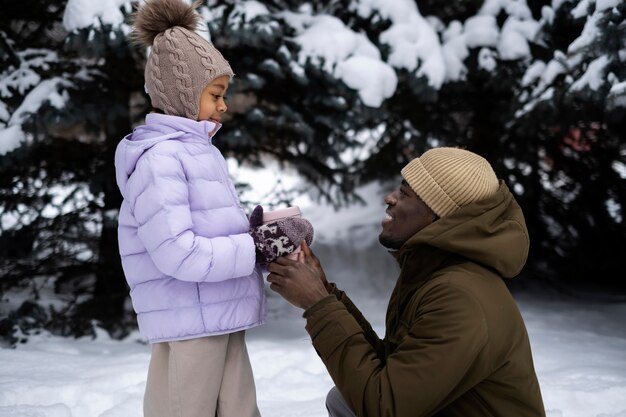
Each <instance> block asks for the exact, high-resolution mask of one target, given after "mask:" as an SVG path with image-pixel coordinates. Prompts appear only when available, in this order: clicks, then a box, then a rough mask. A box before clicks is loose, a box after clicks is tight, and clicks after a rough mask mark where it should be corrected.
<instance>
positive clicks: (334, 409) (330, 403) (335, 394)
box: [326, 387, 355, 417]
mask: <svg viewBox="0 0 626 417" xmlns="http://www.w3.org/2000/svg"><path fill="white" fill-rule="evenodd" d="M326 409H327V410H328V415H329V416H330V417H355V414H354V412H353V411H352V410H351V409H350V407H348V404H347V403H346V401H345V400H344V399H343V396H342V395H341V393H340V392H339V390H338V389H337V387H332V388H331V390H330V391H328V395H327V396H326Z"/></svg>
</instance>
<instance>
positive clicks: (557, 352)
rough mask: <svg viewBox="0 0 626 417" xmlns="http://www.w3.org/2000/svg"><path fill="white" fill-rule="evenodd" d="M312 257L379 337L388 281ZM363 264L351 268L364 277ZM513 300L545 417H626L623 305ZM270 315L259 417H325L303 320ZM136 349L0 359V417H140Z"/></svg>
mask: <svg viewBox="0 0 626 417" xmlns="http://www.w3.org/2000/svg"><path fill="white" fill-rule="evenodd" d="M318 255H319V256H320V258H322V261H326V263H327V264H329V265H331V266H330V267H329V271H327V272H330V274H329V275H332V276H333V277H335V278H336V279H335V280H336V281H338V282H346V285H345V286H344V288H347V290H348V291H349V292H350V293H351V295H352V297H353V298H354V299H355V301H356V303H357V304H358V305H359V307H360V308H361V309H362V310H363V311H365V312H366V316H368V318H369V319H370V320H371V322H372V324H373V325H374V327H375V329H376V331H378V332H379V334H382V332H383V319H384V312H385V306H386V301H387V297H388V295H389V293H390V291H391V285H392V281H393V276H391V277H390V278H381V280H380V281H378V282H377V283H376V284H375V285H372V284H368V285H363V282H360V283H359V282H358V280H354V279H353V280H346V279H347V278H348V275H350V274H352V273H356V274H360V273H361V272H362V271H361V269H360V268H357V269H356V270H355V271H352V270H350V271H348V270H346V269H345V268H344V269H337V268H335V267H333V266H332V265H333V259H331V258H332V257H334V256H336V255H337V253H336V252H335V253H333V252H332V251H331V250H324V248H320V250H319V253H318ZM345 255H347V254H340V256H341V257H343V256H345ZM359 258H361V257H359ZM363 258H366V256H364V257H363ZM363 258H361V259H356V260H355V264H360V265H362V267H363V268H368V266H367V264H366V263H365V262H361V261H363ZM387 267H389V265H382V266H381V269H380V271H382V270H384V268H387ZM370 272H371V271H370ZM391 275H393V274H391ZM370 282H371V281H370ZM516 298H517V300H518V303H519V305H520V308H521V310H522V313H523V315H524V318H525V319H526V323H527V326H528V330H529V333H530V338H531V342H532V346H533V352H534V358H535V365H536V369H537V373H538V376H539V381H540V384H541V387H542V391H543V396H544V402H545V406H546V410H547V415H548V416H549V417H626V324H624V317H626V304H624V303H613V304H609V305H606V304H605V305H601V304H598V305H594V304H592V303H582V302H580V301H572V300H565V299H549V298H548V297H546V296H545V295H544V294H542V296H541V297H537V296H535V295H533V293H529V292H524V293H518V294H516ZM269 309H270V311H269V317H268V323H267V324H266V325H264V326H262V327H260V328H257V329H254V330H252V331H249V332H248V348H249V352H250V356H251V361H252V366H253V368H254V373H255V377H256V383H257V394H258V399H259V407H260V410H261V412H262V414H263V415H264V416H271V417H295V416H309V417H322V416H326V412H325V408H324V398H325V395H326V392H327V390H328V389H329V388H330V387H331V386H332V382H331V380H330V378H329V377H328V375H327V374H326V372H325V370H324V366H323V365H322V362H321V361H320V360H319V358H318V357H317V355H316V353H315V351H314V349H313V348H312V346H311V344H310V341H309V338H308V336H307V334H306V332H305V331H304V328H303V325H304V321H303V319H302V318H301V311H300V310H298V309H296V308H294V307H291V306H290V305H288V304H287V303H286V302H284V301H283V300H282V299H280V298H279V297H278V296H277V295H275V294H272V293H270V294H269ZM139 339H140V337H139V336H138V335H137V334H133V335H132V336H131V337H129V338H127V339H126V340H124V341H114V340H111V339H110V338H108V337H107V336H106V334H104V333H103V334H99V335H98V337H97V338H96V339H95V340H92V339H87V338H83V339H64V338H59V337H53V336H49V335H40V336H36V337H32V338H31V339H30V341H29V342H28V343H26V344H23V345H20V346H18V347H17V348H16V349H2V350H0V417H70V416H71V417H139V416H141V403H142V395H143V391H144V386H145V378H146V370H147V366H148V360H149V346H147V345H145V344H142V343H139V342H138V340H139Z"/></svg>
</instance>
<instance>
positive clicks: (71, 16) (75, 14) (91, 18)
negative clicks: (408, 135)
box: [63, 0, 133, 32]
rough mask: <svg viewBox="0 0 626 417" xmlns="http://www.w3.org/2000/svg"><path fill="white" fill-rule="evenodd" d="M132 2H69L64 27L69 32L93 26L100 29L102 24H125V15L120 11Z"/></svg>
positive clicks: (79, 0)
mask: <svg viewBox="0 0 626 417" xmlns="http://www.w3.org/2000/svg"><path fill="white" fill-rule="evenodd" d="M131 2H133V1H131V0H99V1H93V0H68V2H67V5H66V6H65V12H64V13H63V26H64V27H65V29H66V30H67V31H69V32H72V31H74V30H77V29H84V28H86V27H89V26H91V25H93V26H95V27H98V26H100V22H102V24H105V25H106V24H109V25H113V26H118V25H121V24H122V23H123V22H124V15H123V14H122V12H121V11H120V8H121V7H122V6H126V7H128V5H129V4H130V3H131Z"/></svg>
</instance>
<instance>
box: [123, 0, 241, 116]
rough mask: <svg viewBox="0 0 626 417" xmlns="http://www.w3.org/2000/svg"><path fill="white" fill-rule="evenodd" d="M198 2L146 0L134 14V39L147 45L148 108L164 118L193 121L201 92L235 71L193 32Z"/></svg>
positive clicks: (211, 46)
mask: <svg viewBox="0 0 626 417" xmlns="http://www.w3.org/2000/svg"><path fill="white" fill-rule="evenodd" d="M196 6H197V4H196V3H194V4H192V5H191V6H190V5H188V4H185V3H184V2H183V1H181V0H147V1H146V2H145V3H143V5H141V6H140V7H139V10H138V11H137V14H136V15H135V22H134V32H133V37H134V38H135V39H136V40H137V41H139V42H140V43H142V44H143V45H144V46H151V47H152V51H151V52H150V56H149V57H148V62H147V63H146V69H145V73H144V76H145V83H146V85H145V87H146V92H147V93H148V95H149V96H150V100H151V102H152V107H155V108H157V109H161V110H163V111H164V112H165V114H169V115H172V116H182V117H187V118H189V119H193V120H197V119H198V113H199V112H200V96H201V95H202V90H204V88H205V87H206V86H207V85H208V84H209V83H210V82H211V81H213V80H214V79H216V78H218V77H220V76H222V75H227V76H228V77H230V78H232V77H233V75H234V74H233V70H232V69H231V68H230V65H229V64H228V61H226V60H225V59H224V57H223V56H222V54H221V53H220V52H219V51H218V50H217V49H216V48H215V47H214V46H213V45H212V44H211V43H210V42H207V41H206V40H205V39H203V38H202V37H200V36H199V35H198V34H197V33H195V28H196V27H197V24H198V22H199V19H200V17H199V15H198V14H197V13H196V11H195V7H196Z"/></svg>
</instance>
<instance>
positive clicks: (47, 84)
mask: <svg viewBox="0 0 626 417" xmlns="http://www.w3.org/2000/svg"><path fill="white" fill-rule="evenodd" d="M69 85H70V83H69V82H68V81H67V80H65V79H63V78H61V77H53V78H50V79H48V80H44V81H42V82H41V83H39V84H38V85H37V87H35V88H33V89H32V90H31V91H30V92H29V93H28V94H27V95H26V97H24V101H22V104H20V106H19V107H18V108H17V109H16V110H15V112H13V114H12V115H11V118H10V119H9V123H8V124H9V126H11V125H16V124H21V123H22V122H23V121H24V120H25V119H26V117H28V116H29V115H30V114H33V113H36V112H37V111H38V110H39V108H40V107H41V106H42V105H43V104H44V103H45V102H49V103H50V104H51V105H52V106H54V107H56V108H62V107H63V106H64V104H65V102H66V100H67V99H68V96H67V93H65V92H59V91H58V88H59V86H64V87H66V86H69Z"/></svg>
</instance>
